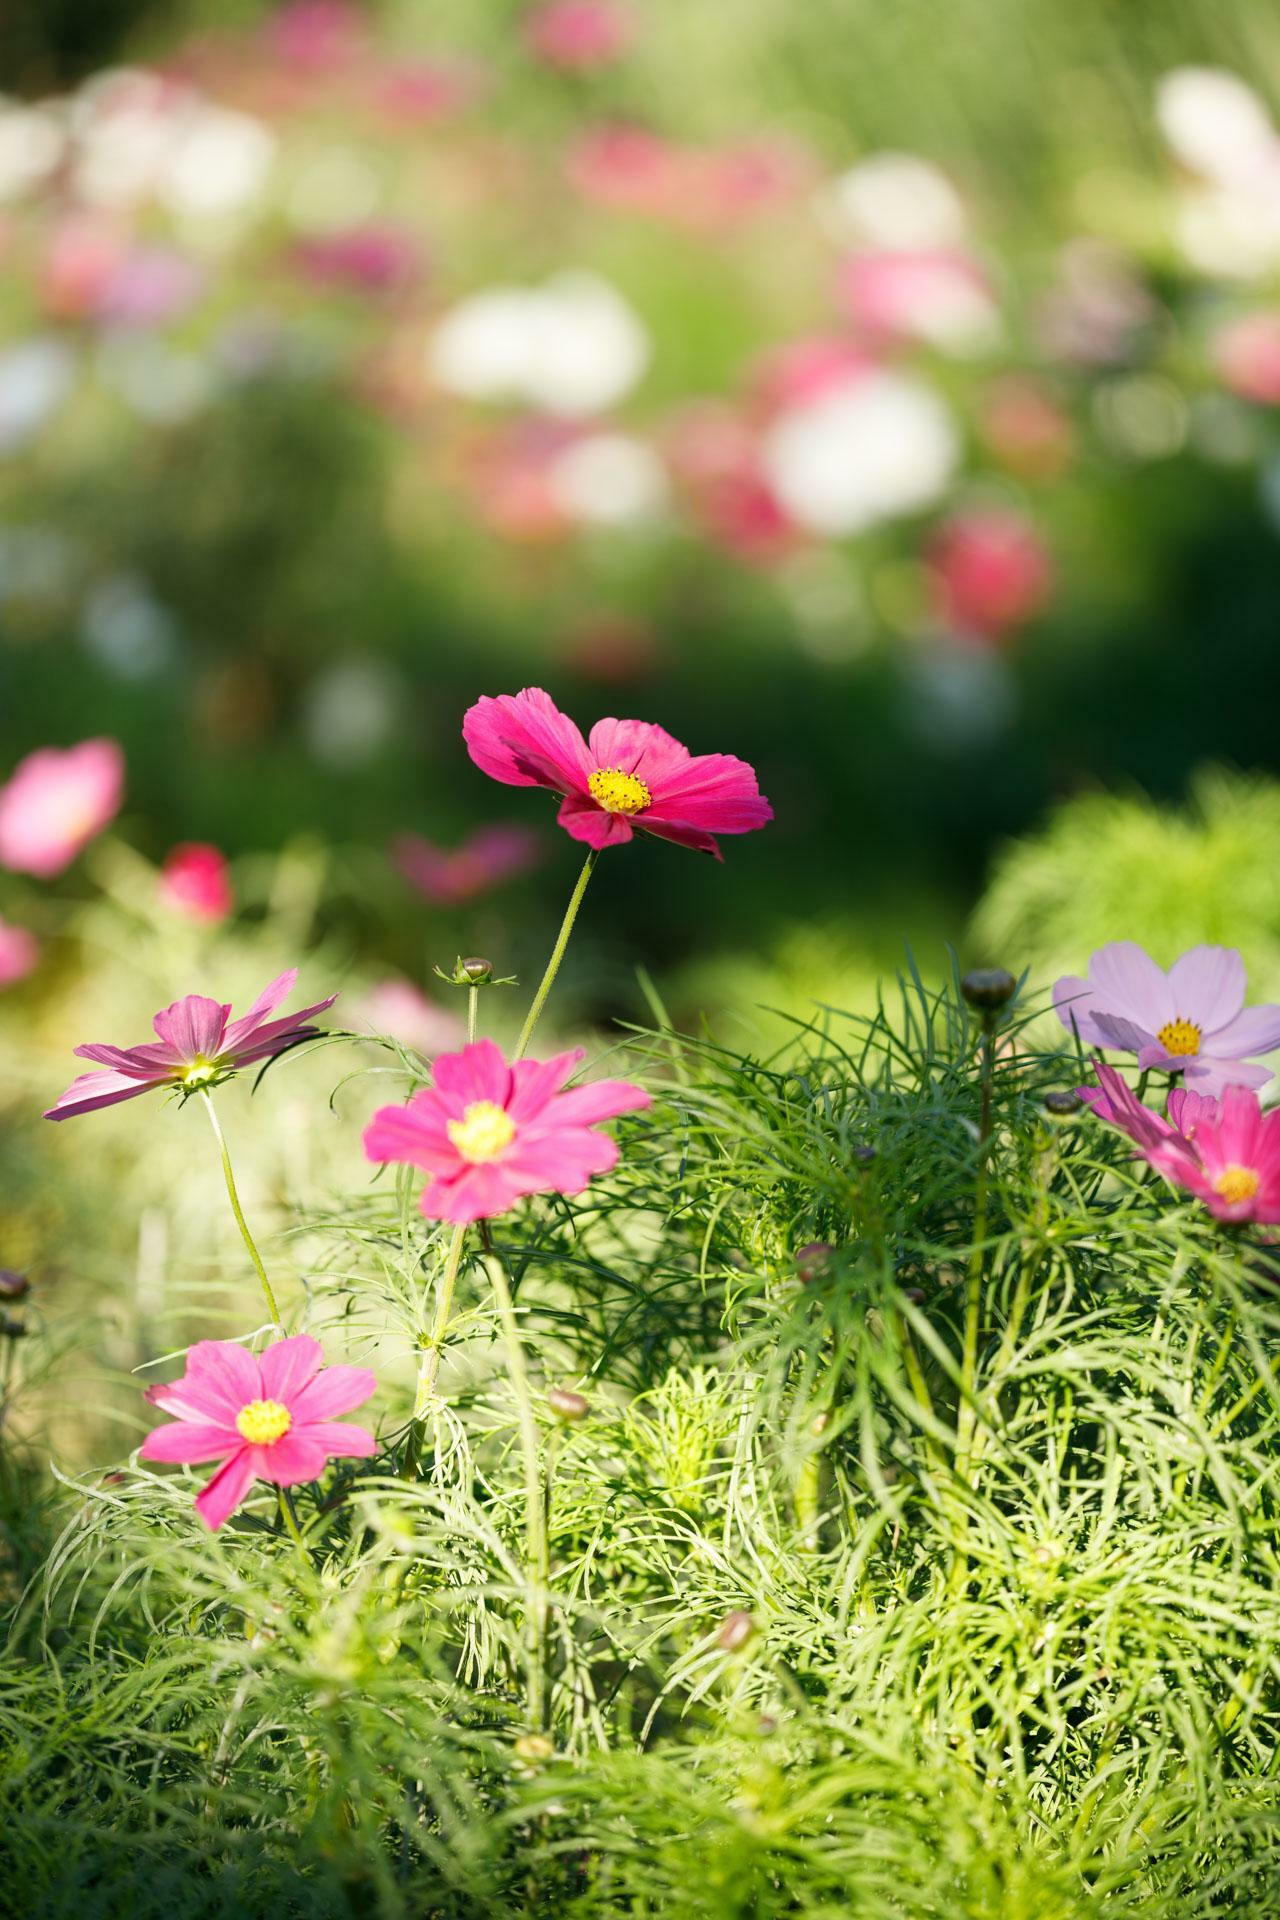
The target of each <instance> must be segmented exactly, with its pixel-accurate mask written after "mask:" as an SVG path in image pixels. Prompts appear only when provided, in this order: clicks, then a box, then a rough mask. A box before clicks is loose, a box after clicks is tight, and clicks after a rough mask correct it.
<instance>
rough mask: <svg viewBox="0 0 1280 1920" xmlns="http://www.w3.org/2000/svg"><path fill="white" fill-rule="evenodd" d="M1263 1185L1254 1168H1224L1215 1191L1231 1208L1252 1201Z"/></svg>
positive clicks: (1215, 1182) (1216, 1182)
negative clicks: (1245, 1201)
mask: <svg viewBox="0 0 1280 1920" xmlns="http://www.w3.org/2000/svg"><path fill="white" fill-rule="evenodd" d="M1261 1185H1262V1182H1261V1180H1259V1178H1258V1176H1257V1174H1256V1173H1255V1172H1254V1170H1253V1168H1252V1167H1224V1168H1223V1169H1222V1172H1221V1173H1220V1174H1219V1175H1218V1177H1217V1179H1216V1180H1215V1181H1214V1183H1213V1190H1214V1192H1215V1193H1216V1194H1217V1195H1218V1196H1219V1197H1220V1198H1221V1199H1223V1200H1225V1201H1226V1203H1227V1205H1228V1206H1229V1207H1238V1206H1239V1205H1240V1203H1241V1201H1242V1200H1252V1198H1253V1196H1254V1194H1255V1193H1256V1192H1257V1191H1258V1188H1259V1187H1260V1186H1261Z"/></svg>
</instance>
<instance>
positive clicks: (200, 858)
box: [160, 840, 235, 925]
mask: <svg viewBox="0 0 1280 1920" xmlns="http://www.w3.org/2000/svg"><path fill="white" fill-rule="evenodd" d="M160 895H161V898H162V899H163V901H164V903H165V905H166V906H168V907H172V908H173V909H174V910H175V912H177V913H182V914H186V915H187V917H188V918H189V919H192V920H203V921H205V922H206V923H207V924H209V925H212V924H214V923H216V922H217V921H219V920H225V919H226V917H227V915H228V914H229V913H230V912H231V909H232V907H233V906H234V904H235V901H234V898H233V895H232V892H231V882H230V880H229V879H228V877H227V859H226V855H225V854H223V853H221V852H219V850H218V848H217V847H211V846H209V845H208V844H207V843H206V842H204V841H199V840H190V841H184V843H183V844H182V845H181V846H179V847H175V848H174V849H173V852H172V853H171V854H170V855H169V857H168V859H167V860H166V861H165V863H164V866H163V867H162V869H161V872H160Z"/></svg>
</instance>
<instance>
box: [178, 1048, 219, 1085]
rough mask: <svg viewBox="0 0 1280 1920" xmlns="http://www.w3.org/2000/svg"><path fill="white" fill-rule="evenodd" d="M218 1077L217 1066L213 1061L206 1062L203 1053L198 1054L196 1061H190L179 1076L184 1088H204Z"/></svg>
mask: <svg viewBox="0 0 1280 1920" xmlns="http://www.w3.org/2000/svg"><path fill="white" fill-rule="evenodd" d="M217 1077H218V1069H217V1066H216V1065H215V1063H214V1062H213V1061H212V1060H206V1059H205V1057H204V1055H203V1054H202V1053H198V1054H197V1055H196V1057H195V1059H194V1060H189V1061H188V1062H187V1064H186V1066H185V1067H183V1069H182V1071H181V1073H180V1074H179V1075H178V1078H179V1079H180V1080H181V1082H182V1084H183V1086H184V1087H204V1086H207V1085H208V1084H209V1082H210V1080H216V1079H217Z"/></svg>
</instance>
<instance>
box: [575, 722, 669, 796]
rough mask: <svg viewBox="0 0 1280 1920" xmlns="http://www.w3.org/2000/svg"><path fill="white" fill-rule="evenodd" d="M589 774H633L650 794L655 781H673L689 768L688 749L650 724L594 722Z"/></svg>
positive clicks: (589, 736) (660, 728) (589, 744)
mask: <svg viewBox="0 0 1280 1920" xmlns="http://www.w3.org/2000/svg"><path fill="white" fill-rule="evenodd" d="M587 755H588V758H589V759H590V762H591V770H592V772H594V771H595V770H596V769H597V768H602V767H605V768H607V767H616V768H617V769H618V771H619V772H620V773H634V774H635V775H636V777H637V778H638V779H640V780H643V781H644V783H645V785H646V786H647V787H648V788H649V790H650V792H652V791H653V790H654V782H655V781H656V780H663V779H674V777H675V775H676V773H677V772H678V771H679V770H680V768H682V767H685V766H687V765H688V764H689V749H688V747H682V746H681V744H680V742H679V741H678V740H676V739H673V737H672V736H671V734H669V733H668V732H667V731H666V729H665V728H664V727H657V726H654V724H653V723H652V721H649V720H597V721H596V724H595V725H594V727H592V729H591V732H590V733H589V734H588V736H587Z"/></svg>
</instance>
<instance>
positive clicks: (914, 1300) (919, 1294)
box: [902, 1287, 924, 1307]
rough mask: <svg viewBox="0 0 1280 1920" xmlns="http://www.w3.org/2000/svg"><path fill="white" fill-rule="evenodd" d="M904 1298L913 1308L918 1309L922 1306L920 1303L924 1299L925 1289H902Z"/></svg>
mask: <svg viewBox="0 0 1280 1920" xmlns="http://www.w3.org/2000/svg"><path fill="white" fill-rule="evenodd" d="M902 1297H903V1299H904V1300H909V1301H910V1302H911V1304H912V1306H913V1307H918V1306H919V1305H920V1302H921V1301H922V1300H923V1299H924V1288H923V1287H904V1288H903V1289H902Z"/></svg>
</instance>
